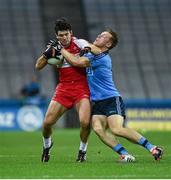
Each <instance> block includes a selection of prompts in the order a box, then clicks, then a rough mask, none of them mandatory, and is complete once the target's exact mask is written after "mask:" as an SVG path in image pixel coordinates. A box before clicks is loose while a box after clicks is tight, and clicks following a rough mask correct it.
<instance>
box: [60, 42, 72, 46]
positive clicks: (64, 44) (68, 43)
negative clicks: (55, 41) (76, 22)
mask: <svg viewBox="0 0 171 180" xmlns="http://www.w3.org/2000/svg"><path fill="white" fill-rule="evenodd" d="M61 44H62V46H66V47H67V46H69V45H70V42H69V41H63V42H61Z"/></svg>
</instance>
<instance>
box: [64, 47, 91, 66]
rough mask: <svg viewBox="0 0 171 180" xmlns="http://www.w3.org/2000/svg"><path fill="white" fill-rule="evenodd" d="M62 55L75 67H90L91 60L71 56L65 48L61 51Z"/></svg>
mask: <svg viewBox="0 0 171 180" xmlns="http://www.w3.org/2000/svg"><path fill="white" fill-rule="evenodd" d="M61 54H62V55H63V56H64V58H65V59H66V60H67V61H68V62H69V63H70V64H71V65H73V66H78V67H87V66H89V60H88V59H87V58H86V57H79V56H75V55H73V54H71V53H70V52H68V51H67V50H65V49H64V48H63V49H62V50H61Z"/></svg>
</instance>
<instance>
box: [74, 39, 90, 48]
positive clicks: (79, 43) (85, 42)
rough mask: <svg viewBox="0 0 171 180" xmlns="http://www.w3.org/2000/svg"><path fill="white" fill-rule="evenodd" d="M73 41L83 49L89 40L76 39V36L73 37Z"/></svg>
mask: <svg viewBox="0 0 171 180" xmlns="http://www.w3.org/2000/svg"><path fill="white" fill-rule="evenodd" d="M73 42H74V43H75V44H76V45H77V46H78V47H79V48H80V49H83V48H84V47H86V46H88V45H89V42H88V41H86V40H85V39H78V38H76V37H73Z"/></svg>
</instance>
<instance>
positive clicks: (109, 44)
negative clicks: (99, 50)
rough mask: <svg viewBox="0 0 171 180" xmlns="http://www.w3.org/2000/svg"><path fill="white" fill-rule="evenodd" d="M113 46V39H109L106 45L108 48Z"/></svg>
mask: <svg viewBox="0 0 171 180" xmlns="http://www.w3.org/2000/svg"><path fill="white" fill-rule="evenodd" d="M111 46H112V42H111V41H109V42H108V43H106V47H107V48H108V49H110V47H111Z"/></svg>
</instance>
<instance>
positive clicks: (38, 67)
mask: <svg viewBox="0 0 171 180" xmlns="http://www.w3.org/2000/svg"><path fill="white" fill-rule="evenodd" d="M35 69H36V70H38V71H39V70H41V69H42V68H41V67H40V66H39V64H38V63H36V65H35Z"/></svg>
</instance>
